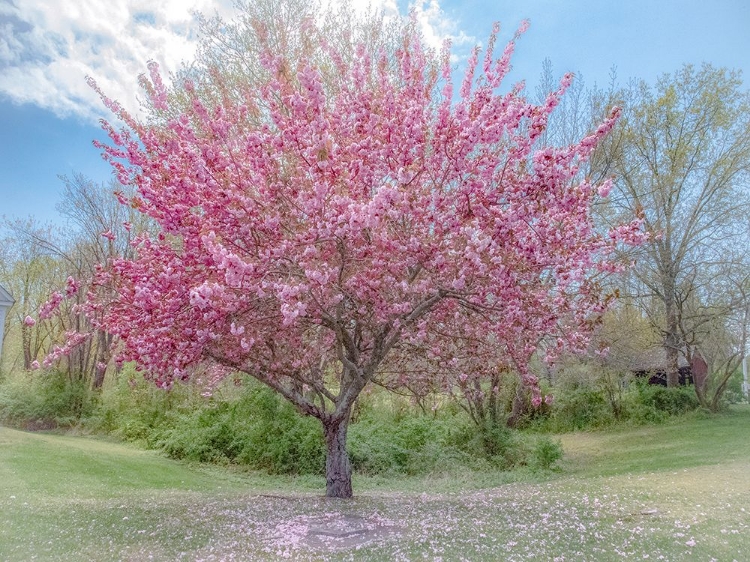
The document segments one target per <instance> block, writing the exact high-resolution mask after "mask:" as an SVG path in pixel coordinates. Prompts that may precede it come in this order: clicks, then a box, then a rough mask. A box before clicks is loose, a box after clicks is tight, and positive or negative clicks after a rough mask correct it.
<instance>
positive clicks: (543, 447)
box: [529, 435, 563, 470]
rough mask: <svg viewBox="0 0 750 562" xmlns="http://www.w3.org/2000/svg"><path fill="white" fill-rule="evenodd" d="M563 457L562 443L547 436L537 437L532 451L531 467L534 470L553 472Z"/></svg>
mask: <svg viewBox="0 0 750 562" xmlns="http://www.w3.org/2000/svg"><path fill="white" fill-rule="evenodd" d="M562 457H563V448H562V443H560V441H559V440H552V439H551V438H550V437H548V436H547V435H542V436H539V437H537V439H536V442H535V443H534V445H533V448H532V450H531V456H530V461H529V465H530V466H531V467H532V468H534V469H541V470H552V469H554V468H555V464H556V463H557V461H559V460H560V459H562Z"/></svg>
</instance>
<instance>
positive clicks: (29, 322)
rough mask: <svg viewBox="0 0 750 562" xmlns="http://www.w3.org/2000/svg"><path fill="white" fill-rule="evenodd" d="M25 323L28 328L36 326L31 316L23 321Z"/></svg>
mask: <svg viewBox="0 0 750 562" xmlns="http://www.w3.org/2000/svg"><path fill="white" fill-rule="evenodd" d="M23 323H24V325H26V326H34V325H35V324H36V320H34V319H33V318H32V317H31V316H27V317H26V318H24V319H23Z"/></svg>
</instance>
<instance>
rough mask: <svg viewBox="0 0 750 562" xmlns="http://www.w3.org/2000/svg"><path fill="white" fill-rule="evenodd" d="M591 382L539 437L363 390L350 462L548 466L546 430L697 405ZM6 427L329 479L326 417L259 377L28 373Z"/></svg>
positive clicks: (677, 393) (539, 426) (1, 394)
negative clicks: (101, 438) (296, 404)
mask: <svg viewBox="0 0 750 562" xmlns="http://www.w3.org/2000/svg"><path fill="white" fill-rule="evenodd" d="M584 374H587V373H584ZM587 375H588V376H591V377H594V374H587ZM612 380H614V379H612ZM591 381H593V382H591ZM591 381H587V380H583V379H581V375H580V373H576V377H575V378H573V377H571V378H570V379H569V380H568V381H567V382H566V383H565V384H560V385H559V386H558V387H556V388H553V389H551V392H552V393H553V394H554V396H555V401H554V403H553V404H552V406H551V407H546V408H545V409H543V410H539V411H536V415H534V416H527V417H526V418H525V420H526V423H527V425H530V426H531V427H533V428H534V429H536V430H537V431H536V432H534V433H531V434H530V433H528V432H525V433H524V432H519V431H516V430H510V429H508V428H507V427H505V426H504V425H502V424H496V425H487V426H477V425H475V424H474V423H472V422H471V420H470V418H469V417H468V415H466V413H465V412H463V411H462V410H461V409H460V408H458V407H457V406H456V404H455V403H451V402H450V401H443V402H441V403H440V407H439V408H438V409H437V410H436V411H434V412H432V413H426V412H424V411H419V410H418V409H417V408H415V407H414V406H413V405H410V404H409V403H408V402H407V401H405V400H404V399H401V398H399V397H394V396H393V395H390V394H388V393H384V392H382V393H380V392H375V393H373V394H369V395H363V396H362V397H361V399H360V401H358V403H357V406H356V408H355V416H354V419H353V421H352V423H351V425H350V427H349V435H348V449H349V453H350V458H351V461H352V465H353V467H354V470H355V471H357V472H359V473H362V474H369V475H376V474H385V475H388V474H408V475H417V474H426V473H439V472H451V471H453V470H456V469H457V468H459V467H462V468H468V469H474V470H484V469H493V468H494V469H509V468H513V467H518V466H528V467H530V468H532V469H542V470H548V469H550V468H553V467H554V465H555V463H556V462H557V461H558V460H559V459H560V458H561V457H562V449H561V447H560V444H559V443H558V442H556V441H553V440H552V439H550V438H549V437H548V436H546V435H540V434H539V433H540V432H562V431H571V430H585V429H595V428H603V427H607V426H610V425H612V424H614V423H618V422H626V423H637V424H642V423H656V422H661V421H663V420H665V419H667V418H668V417H669V416H673V415H680V414H683V413H685V412H688V411H690V410H694V409H696V408H697V406H698V402H697V399H696V397H695V395H694V391H693V389H691V388H676V389H672V388H664V387H657V386H649V385H647V384H645V383H644V382H635V383H631V384H629V385H627V386H625V385H622V388H619V387H618V389H617V393H616V400H614V399H613V396H615V395H614V394H613V392H612V388H611V387H612V385H611V384H609V385H605V384H597V382H596V378H592V379H591ZM618 384H619V383H618ZM0 421H2V422H4V423H7V424H13V425H16V426H19V427H25V428H30V429H46V428H52V427H60V426H71V425H77V426H78V427H83V428H84V429H88V430H90V431H94V432H100V433H108V434H111V435H115V436H117V437H119V438H121V439H124V440H127V441H136V442H139V443H140V444H141V445H144V446H146V447H151V448H158V449H161V450H163V451H165V452H166V453H167V454H168V455H169V456H171V457H173V458H178V459H186V460H192V461H199V462H213V463H235V464H241V465H243V466H246V467H248V468H250V469H253V470H262V471H265V472H268V473H275V474H321V473H323V471H324V468H325V444H324V440H323V436H322V430H321V426H320V423H319V422H318V420H316V419H313V418H310V417H305V416H301V415H300V414H298V413H297V412H296V410H295V409H294V408H293V407H292V406H291V405H290V404H289V403H288V402H287V401H285V400H284V399H283V398H282V397H280V396H279V395H278V394H277V393H275V392H274V391H273V390H271V389H269V388H267V387H265V386H263V385H260V384H258V383H257V382H255V381H253V380H252V379H243V380H230V381H227V382H226V383H225V384H224V385H222V386H220V387H219V388H218V389H217V390H216V391H215V392H214V394H213V395H212V396H210V397H207V396H204V395H203V394H202V390H201V388H200V387H199V386H197V385H192V384H186V385H175V387H174V388H173V389H171V390H170V391H168V392H165V391H163V390H160V389H157V388H156V387H155V386H154V385H153V384H151V383H150V382H148V381H146V380H144V379H143V377H142V376H141V374H140V373H138V372H136V371H135V370H133V369H132V368H128V367H126V368H125V369H124V370H123V371H122V372H121V373H119V375H118V376H117V377H116V381H110V383H109V384H108V385H107V386H106V388H105V389H104V391H103V392H102V393H100V394H93V393H91V392H89V390H88V389H87V388H86V387H85V385H83V384H81V383H76V382H71V381H70V380H69V379H68V378H67V377H66V376H64V375H62V374H58V373H41V372H39V373H20V374H15V375H12V376H6V377H5V378H4V380H2V381H0Z"/></svg>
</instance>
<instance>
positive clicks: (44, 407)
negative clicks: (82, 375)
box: [0, 372, 95, 429]
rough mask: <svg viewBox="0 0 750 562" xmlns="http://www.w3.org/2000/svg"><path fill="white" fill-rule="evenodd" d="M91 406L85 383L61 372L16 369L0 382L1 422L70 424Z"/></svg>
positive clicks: (47, 425) (41, 426) (26, 425)
mask: <svg viewBox="0 0 750 562" xmlns="http://www.w3.org/2000/svg"><path fill="white" fill-rule="evenodd" d="M94 407H95V402H94V399H93V397H92V395H91V393H90V392H89V389H88V386H87V385H86V384H85V383H84V382H82V381H77V380H70V379H69V378H68V376H67V375H66V374H64V373H59V372H44V373H42V372H31V373H29V372H17V373H12V374H8V375H6V376H5V377H4V379H3V381H2V384H0V422H2V423H4V424H7V425H12V426H15V427H22V428H26V429H53V428H57V427H71V426H74V425H77V424H78V423H79V421H80V420H81V418H83V417H85V416H87V415H89V414H90V412H91V411H92V410H93V409H94Z"/></svg>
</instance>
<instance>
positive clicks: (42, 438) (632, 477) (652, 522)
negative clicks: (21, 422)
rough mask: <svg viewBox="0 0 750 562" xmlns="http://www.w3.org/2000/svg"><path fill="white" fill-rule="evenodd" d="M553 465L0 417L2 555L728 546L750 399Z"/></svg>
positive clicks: (449, 552) (597, 555)
mask: <svg viewBox="0 0 750 562" xmlns="http://www.w3.org/2000/svg"><path fill="white" fill-rule="evenodd" d="M562 440H563V444H564V448H565V451H566V457H565V460H564V462H563V468H562V471H560V472H558V473H554V474H553V473H546V474H535V473H530V472H527V471H516V472H512V473H501V472H497V473H481V474H480V473H455V474H439V475H433V476H432V477H422V478H396V479H385V478H378V479H375V478H357V479H355V493H357V494H358V497H357V498H355V499H354V500H351V501H340V500H339V501H336V500H326V499H325V498H323V497H321V494H322V490H323V488H324V483H323V481H322V479H318V478H309V477H306V478H293V477H270V476H265V475H259V474H242V473H238V472H236V471H234V470H230V469H222V468H216V467H213V468H207V467H202V466H189V465H185V464H181V463H178V462H174V461H170V460H168V459H165V458H163V457H161V456H159V455H158V454H156V453H154V452H148V451H142V450H139V449H136V448H132V447H128V446H123V445H121V444H117V443H111V442H106V441H102V440H96V439H91V438H83V437H68V436H59V435H51V434H32V433H25V432H19V431H15V430H10V429H5V428H0V560H8V561H16V560H18V561H25V560H66V561H69V560H97V561H104V560H132V561H139V560H165V561H166V560H276V559H279V558H282V557H286V558H289V559H292V560H423V559H425V560H444V561H448V560H461V559H466V560H488V561H496V560H545V561H547V560H576V561H583V560H592V561H607V560H622V559H632V560H636V559H637V560H643V559H647V560H686V561H688V560H690V561H692V560H706V561H708V560H712V559H714V560H722V561H723V560H727V561H731V560H737V561H743V560H747V559H748V552H750V408H748V407H736V408H735V409H733V410H732V411H731V412H729V413H727V414H723V415H719V416H714V417H709V418H701V417H700V416H693V417H690V418H684V419H679V420H676V421H675V422H673V423H669V424H666V425H660V426H652V427H644V428H635V429H620V430H617V431H610V432H602V433H586V434H568V435H565V436H563V438H562Z"/></svg>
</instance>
